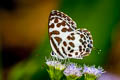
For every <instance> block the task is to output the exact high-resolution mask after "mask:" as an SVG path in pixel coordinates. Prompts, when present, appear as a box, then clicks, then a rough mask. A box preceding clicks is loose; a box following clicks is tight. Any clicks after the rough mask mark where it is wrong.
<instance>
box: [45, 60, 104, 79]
mask: <svg viewBox="0 0 120 80" xmlns="http://www.w3.org/2000/svg"><path fill="white" fill-rule="evenodd" d="M46 64H47V65H48V69H47V71H48V73H49V76H50V78H51V80H61V78H62V77H63V75H65V76H66V79H67V80H78V79H79V80H80V79H81V77H82V76H84V80H96V79H97V78H99V77H100V76H101V75H102V74H103V73H105V71H104V70H103V69H102V68H101V67H98V68H96V67H95V66H86V65H84V66H83V67H81V66H78V65H77V64H75V63H69V64H66V63H64V64H63V63H62V61H59V60H55V59H49V60H48V59H47V61H46Z"/></svg>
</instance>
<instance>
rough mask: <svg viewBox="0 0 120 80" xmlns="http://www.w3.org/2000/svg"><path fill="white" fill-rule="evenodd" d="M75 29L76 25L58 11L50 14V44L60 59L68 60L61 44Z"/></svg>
mask: <svg viewBox="0 0 120 80" xmlns="http://www.w3.org/2000/svg"><path fill="white" fill-rule="evenodd" d="M75 29H76V23H75V22H74V21H73V20H72V19H71V18H70V17H69V16H67V15H66V14H64V13H62V12H59V11H56V10H53V11H52V12H51V13H50V16H49V22H48V31H49V38H50V44H51V47H52V50H53V51H54V52H55V53H56V55H57V56H58V58H66V54H64V53H63V48H62V45H61V43H62V42H63V41H64V40H65V38H66V36H67V35H69V33H70V32H71V31H74V30H75Z"/></svg>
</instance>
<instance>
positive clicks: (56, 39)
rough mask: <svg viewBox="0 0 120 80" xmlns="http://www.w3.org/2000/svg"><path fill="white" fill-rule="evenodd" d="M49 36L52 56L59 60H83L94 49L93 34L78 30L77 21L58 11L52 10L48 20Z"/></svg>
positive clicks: (85, 30)
mask: <svg viewBox="0 0 120 80" xmlns="http://www.w3.org/2000/svg"><path fill="white" fill-rule="evenodd" d="M48 34H49V39H50V45H51V48H52V52H51V53H50V54H51V56H54V57H56V58H59V59H67V58H74V59H83V57H85V56H88V55H89V54H90V53H91V51H92V48H93V39H92V35H91V33H90V32H89V31H88V30H87V29H85V28H82V29H77V25H76V23H75V21H73V20H72V19H71V18H70V17H69V16H67V15H66V14H64V13H63V12H60V11H58V10H52V11H51V13H50V15H49V20H48Z"/></svg>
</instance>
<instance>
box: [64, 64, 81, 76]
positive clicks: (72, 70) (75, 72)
mask: <svg viewBox="0 0 120 80" xmlns="http://www.w3.org/2000/svg"><path fill="white" fill-rule="evenodd" d="M81 70H82V68H77V67H76V66H75V64H70V65H69V66H68V67H67V68H66V69H65V70H64V74H65V76H77V77H81V76H82V73H81Z"/></svg>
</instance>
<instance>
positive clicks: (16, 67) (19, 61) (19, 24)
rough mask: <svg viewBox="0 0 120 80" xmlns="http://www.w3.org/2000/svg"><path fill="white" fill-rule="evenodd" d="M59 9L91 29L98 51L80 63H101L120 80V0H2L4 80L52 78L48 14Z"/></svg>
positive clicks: (1, 66) (0, 67) (0, 53)
mask: <svg viewBox="0 0 120 80" xmlns="http://www.w3.org/2000/svg"><path fill="white" fill-rule="evenodd" d="M53 9H55V10H56V9H57V10H60V11H62V12H64V13H66V14H68V15H69V16H70V17H72V19H73V20H75V21H76V23H77V27H78V28H87V29H88V30H89V31H91V33H92V35H93V40H94V47H96V48H99V49H101V50H102V52H101V53H100V54H98V53H97V52H96V51H95V50H93V51H92V54H91V55H90V56H88V57H85V58H84V59H83V60H74V59H72V60H71V61H73V62H77V63H78V64H84V63H85V64H89V65H93V64H95V65H97V66H98V65H100V66H102V67H104V68H105V70H106V71H107V72H108V73H110V74H112V75H114V76H115V77H118V79H112V80H120V78H119V77H120V1H119V0H0V32H1V36H0V57H1V58H0V59H1V60H0V62H1V64H0V74H1V76H0V78H1V79H0V80H48V79H49V76H48V74H47V72H46V69H45V56H47V57H49V56H50V52H51V47H50V43H49V39H48V16H49V13H50V12H51V10H53Z"/></svg>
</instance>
